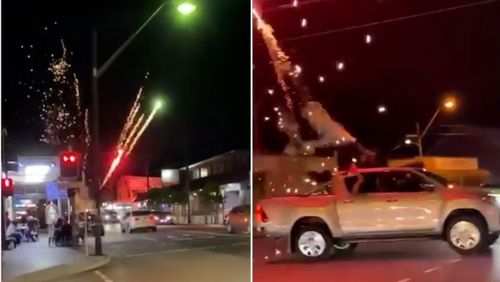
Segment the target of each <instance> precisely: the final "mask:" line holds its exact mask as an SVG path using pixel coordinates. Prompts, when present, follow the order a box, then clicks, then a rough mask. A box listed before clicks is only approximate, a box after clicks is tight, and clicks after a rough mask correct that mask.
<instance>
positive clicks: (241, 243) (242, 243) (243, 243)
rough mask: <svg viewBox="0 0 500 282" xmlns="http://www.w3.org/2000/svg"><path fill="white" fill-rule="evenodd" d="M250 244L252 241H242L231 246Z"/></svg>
mask: <svg viewBox="0 0 500 282" xmlns="http://www.w3.org/2000/svg"><path fill="white" fill-rule="evenodd" d="M248 244H250V242H240V243H234V244H231V246H246V245H248Z"/></svg>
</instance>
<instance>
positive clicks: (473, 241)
mask: <svg viewBox="0 0 500 282" xmlns="http://www.w3.org/2000/svg"><path fill="white" fill-rule="evenodd" d="M480 240H481V232H480V231H479V228H477V226H476V225H475V224H473V223H471V222H468V221H459V222H457V223H455V224H454V225H453V226H452V227H451V230H450V241H451V243H452V244H453V246H455V247H457V248H460V249H462V250H470V249H473V248H474V247H476V246H477V245H478V244H479V242H480Z"/></svg>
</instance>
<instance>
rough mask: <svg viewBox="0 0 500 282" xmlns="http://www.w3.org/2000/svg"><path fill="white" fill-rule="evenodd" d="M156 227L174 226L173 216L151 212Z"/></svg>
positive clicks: (160, 212) (162, 212)
mask: <svg viewBox="0 0 500 282" xmlns="http://www.w3.org/2000/svg"><path fill="white" fill-rule="evenodd" d="M153 215H154V219H155V222H156V225H170V224H174V223H175V220H174V216H173V215H172V213H171V212H166V211H153Z"/></svg>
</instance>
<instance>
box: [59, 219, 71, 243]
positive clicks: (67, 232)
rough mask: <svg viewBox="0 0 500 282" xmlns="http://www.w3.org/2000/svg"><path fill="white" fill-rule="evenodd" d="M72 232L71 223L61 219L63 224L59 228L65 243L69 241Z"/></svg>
mask: <svg viewBox="0 0 500 282" xmlns="http://www.w3.org/2000/svg"><path fill="white" fill-rule="evenodd" d="M72 232H73V228H72V226H71V224H69V222H68V220H67V219H65V220H64V221H63V225H62V228H61V233H62V237H63V240H64V242H65V243H71V239H72V235H73V234H72Z"/></svg>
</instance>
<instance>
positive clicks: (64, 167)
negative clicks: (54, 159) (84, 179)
mask: <svg viewBox="0 0 500 282" xmlns="http://www.w3.org/2000/svg"><path fill="white" fill-rule="evenodd" d="M59 166H60V168H61V171H60V176H61V178H66V179H77V178H78V177H79V176H80V156H79V155H78V153H76V152H73V151H65V152H61V154H60V155H59Z"/></svg>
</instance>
